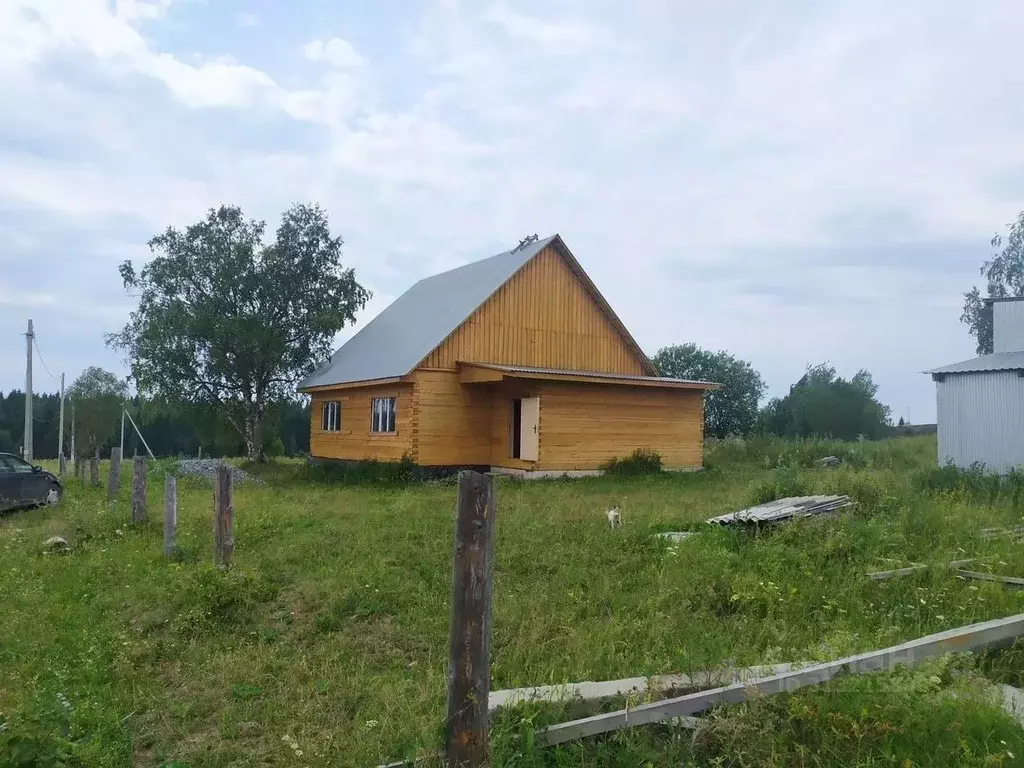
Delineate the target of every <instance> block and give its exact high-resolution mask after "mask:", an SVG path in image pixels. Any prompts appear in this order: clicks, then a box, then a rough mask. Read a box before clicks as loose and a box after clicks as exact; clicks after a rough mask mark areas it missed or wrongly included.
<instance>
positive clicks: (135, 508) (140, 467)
mask: <svg viewBox="0 0 1024 768" xmlns="http://www.w3.org/2000/svg"><path fill="white" fill-rule="evenodd" d="M132 464H133V466H132V523H133V524H135V525H139V524H141V523H144V522H146V520H147V518H148V517H149V513H148V511H147V510H146V457H145V456H136V457H135V460H134V461H133V462H132Z"/></svg>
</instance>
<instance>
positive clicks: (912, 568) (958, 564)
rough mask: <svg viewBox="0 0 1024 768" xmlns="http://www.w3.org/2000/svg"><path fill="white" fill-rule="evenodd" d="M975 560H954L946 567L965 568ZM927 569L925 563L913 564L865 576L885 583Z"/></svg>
mask: <svg viewBox="0 0 1024 768" xmlns="http://www.w3.org/2000/svg"><path fill="white" fill-rule="evenodd" d="M974 560H975V558H973V557H972V558H970V559H968V560H954V561H953V562H951V563H946V564H945V566H944V567H946V568H962V567H963V566H965V565H967V564H968V563H973V562H974ZM927 568H928V565H926V564H925V563H911V564H910V565H909V566H908V567H906V568H897V569H895V570H892V571H875V572H873V573H866V574H864V575H865V576H867V577H868V578H869V579H871V580H872V581H884V580H885V579H893V578H896V577H897V576H909V575H910V574H912V573H917V572H918V571H923V570H926V569H927Z"/></svg>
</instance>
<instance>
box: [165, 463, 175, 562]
mask: <svg viewBox="0 0 1024 768" xmlns="http://www.w3.org/2000/svg"><path fill="white" fill-rule="evenodd" d="M177 531H178V478H176V477H175V476H174V475H172V474H171V473H170V472H168V473H167V474H166V475H164V557H172V556H173V555H174V553H175V550H176V549H177V544H176V541H175V539H176V536H177Z"/></svg>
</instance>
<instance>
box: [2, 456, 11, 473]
mask: <svg viewBox="0 0 1024 768" xmlns="http://www.w3.org/2000/svg"><path fill="white" fill-rule="evenodd" d="M13 473H14V470H13V469H11V468H10V466H9V465H8V464H7V457H6V456H0V475H10V474H13Z"/></svg>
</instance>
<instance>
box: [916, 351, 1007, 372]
mask: <svg viewBox="0 0 1024 768" xmlns="http://www.w3.org/2000/svg"><path fill="white" fill-rule="evenodd" d="M1016 370H1024V352H996V353H994V354H991V355H982V356H981V357H975V358H972V359H970V360H964V361H963V362H962V363H953V364H952V365H944V366H943V367H941V368H933V369H932V370H930V371H925V373H931V374H936V373H980V372H984V371H1016Z"/></svg>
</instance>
